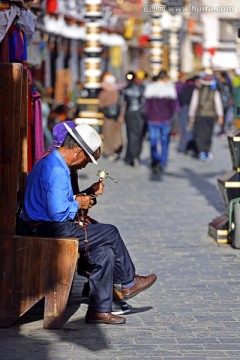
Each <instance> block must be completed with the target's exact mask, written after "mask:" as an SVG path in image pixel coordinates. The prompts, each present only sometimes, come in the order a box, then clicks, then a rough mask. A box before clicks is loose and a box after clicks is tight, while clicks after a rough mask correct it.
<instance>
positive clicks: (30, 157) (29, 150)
mask: <svg viewBox="0 0 240 360" xmlns="http://www.w3.org/2000/svg"><path fill="white" fill-rule="evenodd" d="M27 139H28V147H27V153H28V173H29V172H30V171H31V170H32V167H33V117H32V99H31V90H30V87H29V89H28V136H27Z"/></svg>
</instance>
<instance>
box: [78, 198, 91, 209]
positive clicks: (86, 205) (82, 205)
mask: <svg viewBox="0 0 240 360" xmlns="http://www.w3.org/2000/svg"><path fill="white" fill-rule="evenodd" d="M75 200H76V201H77V202H78V204H79V209H86V210H87V209H90V208H91V207H92V206H93V204H94V200H93V199H92V198H91V196H88V195H77V196H76V198H75Z"/></svg>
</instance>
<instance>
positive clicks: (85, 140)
mask: <svg viewBox="0 0 240 360" xmlns="http://www.w3.org/2000/svg"><path fill="white" fill-rule="evenodd" d="M64 125H65V127H66V129H67V131H68V132H69V134H70V135H71V136H72V137H73V139H74V140H75V141H76V143H77V144H78V145H79V146H81V148H83V150H84V151H86V153H87V154H88V155H89V157H90V159H91V160H92V162H93V163H94V164H97V161H96V160H95V159H94V157H93V154H94V153H95V151H96V150H97V149H98V148H99V147H100V146H101V144H102V140H101V138H100V136H99V135H98V133H97V132H96V130H94V129H93V128H92V127H91V126H89V125H88V124H79V125H77V126H76V127H75V128H74V129H71V128H70V127H69V126H68V125H67V124H66V123H64Z"/></svg>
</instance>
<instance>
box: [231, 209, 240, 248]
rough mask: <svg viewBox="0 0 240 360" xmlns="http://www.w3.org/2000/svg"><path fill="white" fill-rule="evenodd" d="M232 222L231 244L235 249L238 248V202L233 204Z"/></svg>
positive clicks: (239, 230)
mask: <svg viewBox="0 0 240 360" xmlns="http://www.w3.org/2000/svg"><path fill="white" fill-rule="evenodd" d="M233 223H234V229H233V236H232V246H233V247H234V248H235V249H240V203H236V204H234V206H233Z"/></svg>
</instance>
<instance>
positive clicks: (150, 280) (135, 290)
mask: <svg viewBox="0 0 240 360" xmlns="http://www.w3.org/2000/svg"><path fill="white" fill-rule="evenodd" d="M134 280H135V284H134V285H133V286H132V287H131V288H130V289H126V288H122V295H123V300H124V301H125V300H128V299H131V298H133V297H134V296H136V295H137V294H139V293H140V292H142V291H144V290H147V289H148V288H150V286H152V285H153V284H154V283H155V281H156V280H157V275H155V274H150V275H148V276H139V275H135V276H134Z"/></svg>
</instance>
